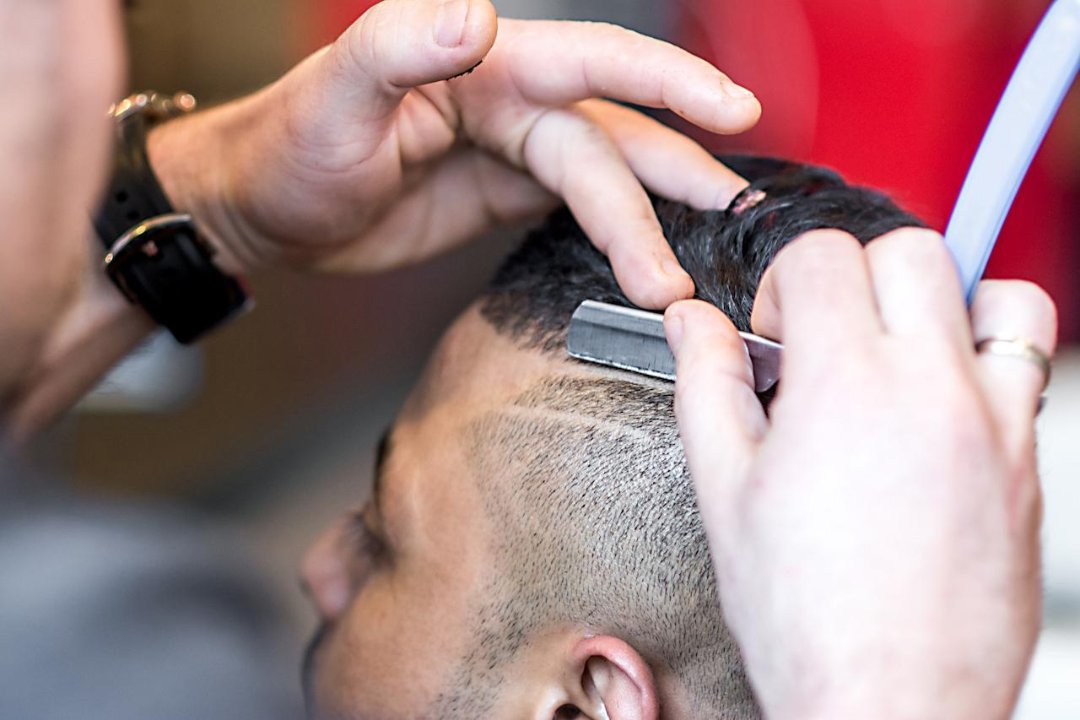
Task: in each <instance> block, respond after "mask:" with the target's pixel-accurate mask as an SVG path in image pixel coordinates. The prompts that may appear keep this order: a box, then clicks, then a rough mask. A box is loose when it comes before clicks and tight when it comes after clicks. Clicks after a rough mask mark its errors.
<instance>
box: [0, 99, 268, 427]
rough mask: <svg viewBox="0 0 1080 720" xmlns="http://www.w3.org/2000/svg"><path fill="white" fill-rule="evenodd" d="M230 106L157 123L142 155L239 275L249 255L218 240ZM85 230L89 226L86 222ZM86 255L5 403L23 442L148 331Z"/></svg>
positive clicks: (223, 225)
mask: <svg viewBox="0 0 1080 720" xmlns="http://www.w3.org/2000/svg"><path fill="white" fill-rule="evenodd" d="M233 117H234V116H233V115H231V114H230V111H229V109H228V106H226V107H225V108H220V109H218V110H215V111H211V112H208V113H203V114H200V115H197V116H193V117H191V118H190V119H189V121H186V120H179V121H175V122H171V123H167V124H165V125H162V126H161V127H159V128H157V129H155V130H154V131H153V132H152V134H151V136H150V139H149V141H148V148H147V150H148V152H149V153H150V159H151V164H152V167H153V168H154V171H155V174H156V175H157V176H158V178H159V180H160V182H161V184H162V186H163V187H164V189H165V191H166V194H167V195H168V197H169V199H170V202H171V203H172V204H173V206H174V207H175V208H176V209H177V210H179V211H183V212H189V213H191V214H192V215H193V216H194V217H195V220H196V222H197V223H198V225H199V227H200V229H201V230H202V231H203V232H204V234H205V235H206V236H207V237H208V239H209V241H210V243H211V244H212V245H213V246H214V248H215V250H216V255H215V262H216V263H217V264H218V265H219V266H220V267H222V269H224V270H226V271H227V272H230V273H238V272H240V271H241V269H242V268H243V267H245V266H250V264H251V260H250V259H247V260H246V261H241V260H240V259H239V258H238V257H237V254H236V252H235V251H234V249H233V248H235V245H236V243H235V242H223V241H222V237H223V236H228V235H230V234H231V235H232V237H229V238H228V239H229V240H230V241H231V240H233V237H235V236H236V235H237V234H238V233H237V232H236V231H234V229H233V226H232V219H231V216H230V213H229V211H228V209H227V208H228V205H227V204H226V203H225V202H224V201H223V200H222V196H223V195H224V194H225V193H226V192H227V189H226V183H227V180H226V178H227V168H225V167H224V166H225V165H226V163H223V162H222V152H223V145H224V144H227V143H228V142H231V141H234V140H235V138H231V139H230V138H227V137H222V130H223V128H222V124H223V122H222V121H226V122H228V121H231V120H232V118H233ZM88 227H89V225H88ZM93 245H94V248H95V250H94V251H91V252H89V253H85V254H84V256H83V257H84V258H85V260H84V262H85V263H86V267H85V268H84V271H83V273H82V276H81V278H80V279H79V284H78V287H77V289H76V290H75V291H74V292H73V293H71V295H70V297H69V299H68V302H67V303H66V309H65V310H64V311H63V313H62V314H61V315H60V316H59V319H58V321H57V322H56V323H55V324H54V326H53V327H52V328H51V329H50V330H49V331H48V334H47V335H46V338H45V341H44V342H42V343H41V344H40V345H39V347H38V350H37V351H36V352H35V353H34V357H33V360H32V362H31V363H30V364H29V365H27V366H26V367H25V368H24V369H23V371H22V372H20V373H19V377H18V379H17V382H16V384H15V386H14V387H12V388H10V389H9V392H8V393H7V395H6V398H5V402H4V406H5V407H4V412H3V415H4V421H3V425H4V427H3V431H4V432H3V435H4V436H6V437H5V439H6V440H8V441H11V442H14V443H15V444H16V445H18V444H22V443H24V442H25V441H26V440H27V439H29V438H30V437H32V436H33V435H34V434H35V433H37V432H39V431H40V430H42V429H43V428H45V427H47V426H48V425H49V424H50V423H52V422H53V421H55V419H56V418H57V417H59V416H60V415H62V414H63V413H64V412H65V411H67V410H68V409H69V408H71V407H72V406H73V405H74V404H75V403H77V402H78V401H79V399H80V398H81V397H82V396H83V395H84V394H85V393H86V392H88V391H89V390H91V389H92V388H93V387H94V386H95V385H96V384H97V382H98V381H100V380H101V378H102V377H103V376H104V375H105V374H106V373H107V372H108V371H109V369H111V368H112V367H113V366H114V365H115V364H116V363H117V362H118V361H119V360H121V359H122V358H123V357H124V356H125V355H126V354H127V353H129V352H130V351H131V350H132V349H134V348H135V346H136V345H138V344H139V342H140V341H142V340H143V339H145V338H146V336H147V335H148V334H149V333H150V332H151V331H152V330H153V329H154V327H155V325H154V322H153V320H151V319H150V317H149V316H148V315H147V314H146V313H145V312H144V311H143V310H142V309H141V308H139V307H138V306H137V305H133V304H132V303H130V302H128V301H127V299H126V298H124V296H123V295H122V294H121V293H120V291H119V290H118V289H117V288H116V287H115V286H114V285H113V284H112V282H110V281H109V279H108V278H107V277H106V275H105V273H104V272H103V271H102V269H101V265H100V263H101V255H102V254H103V252H102V251H101V250H100V246H99V245H98V244H97V242H96V241H95V242H94V243H93Z"/></svg>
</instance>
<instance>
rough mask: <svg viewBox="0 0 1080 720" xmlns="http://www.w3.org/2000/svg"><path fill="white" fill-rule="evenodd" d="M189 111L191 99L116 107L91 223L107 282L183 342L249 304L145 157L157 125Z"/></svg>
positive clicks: (153, 98)
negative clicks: (106, 175)
mask: <svg viewBox="0 0 1080 720" xmlns="http://www.w3.org/2000/svg"><path fill="white" fill-rule="evenodd" d="M192 107H194V99H193V98H191V96H189V95H177V96H176V97H174V98H163V97H162V96H159V95H156V94H153V93H143V94H140V95H135V96H132V97H131V98H128V99H127V100H125V101H123V102H122V103H120V104H119V105H118V106H116V108H114V110H113V115H114V117H115V118H116V121H117V134H118V137H117V140H118V142H117V149H116V160H115V165H114V168H113V174H112V179H111V181H110V183H109V186H108V193H107V195H106V197H105V199H104V201H103V203H102V205H101V208H100V210H99V212H98V214H97V215H96V217H95V218H94V226H95V229H96V230H97V234H98V237H99V238H100V239H101V241H102V242H103V244H104V245H105V248H106V250H107V254H106V256H105V262H104V265H105V271H106V273H107V274H108V276H109V277H110V278H111V279H112V281H113V282H114V283H115V284H116V285H117V287H118V288H120V290H121V291H122V292H123V293H124V295H126V296H127V298H128V299H129V300H131V301H132V302H133V303H136V304H138V305H140V306H142V308H143V309H144V310H146V312H147V313H148V314H149V315H150V316H151V317H152V318H153V319H154V320H155V321H156V322H158V323H159V324H161V325H163V326H165V327H166V328H167V329H168V330H169V331H170V332H171V333H172V334H173V336H174V337H175V338H176V339H177V340H178V341H179V342H181V343H185V344H186V343H191V342H193V341H195V340H197V339H198V338H199V337H201V336H202V335H204V334H205V333H206V332H208V331H210V330H211V329H213V328H215V327H217V326H219V325H220V324H222V323H223V322H225V321H226V320H228V319H229V318H231V317H232V316H234V315H236V314H237V313H239V312H241V311H243V310H244V309H246V308H247V307H249V306H250V303H249V300H248V294H247V292H246V291H245V288H244V286H243V284H242V283H241V281H240V280H238V279H237V278H234V277H232V276H230V275H228V274H226V273H224V272H222V271H221V270H220V269H219V268H218V267H217V266H216V265H215V264H214V262H213V254H214V252H213V248H212V247H211V246H210V245H209V243H207V242H206V240H205V239H203V237H202V236H201V235H200V234H199V231H198V228H197V227H196V225H195V223H194V221H193V219H192V218H191V216H190V215H187V214H185V213H180V212H176V211H175V210H174V208H173V206H172V204H171V203H170V202H169V199H168V197H167V196H166V195H165V191H164V190H163V189H162V187H161V183H160V182H159V181H158V179H157V176H156V175H155V174H154V171H153V168H152V167H151V166H150V161H149V158H148V156H147V152H146V139H147V135H148V133H149V131H150V129H151V128H152V127H153V125H154V124H156V123H157V122H161V121H162V120H164V119H168V118H169V117H173V116H175V115H177V114H179V113H180V112H182V111H184V110H186V109H191V108H192Z"/></svg>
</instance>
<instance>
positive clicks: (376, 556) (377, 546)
mask: <svg viewBox="0 0 1080 720" xmlns="http://www.w3.org/2000/svg"><path fill="white" fill-rule="evenodd" d="M349 525H350V532H351V535H352V537H353V540H354V542H355V545H356V552H357V553H360V554H362V555H364V556H365V557H369V558H371V559H372V560H375V561H378V560H383V559H385V558H386V555H387V547H386V543H385V542H384V541H383V539H382V538H381V537H379V536H378V535H376V534H375V532H374V531H373V530H372V529H371V528H370V527H368V524H367V522H366V521H365V520H364V513H363V512H357V513H354V514H353V515H352V517H351V519H350V522H349Z"/></svg>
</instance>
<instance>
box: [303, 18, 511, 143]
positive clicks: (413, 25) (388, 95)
mask: <svg viewBox="0 0 1080 720" xmlns="http://www.w3.org/2000/svg"><path fill="white" fill-rule="evenodd" d="M496 28H497V20H496V16H495V9H494V7H493V6H492V5H491V3H490V1H489V0H385V1H384V2H380V3H378V4H377V5H375V6H373V7H372V8H371V9H370V10H368V11H367V12H365V13H364V14H363V15H362V16H361V17H360V19H359V20H357V21H356V22H355V23H354V24H353V25H352V27H350V28H349V29H348V30H346V31H345V33H344V34H343V35H342V36H341V37H340V38H338V40H337V41H336V42H335V43H334V44H333V45H331V46H330V47H329V48H327V50H326V51H325V52H323V53H321V54H318V55H316V56H314V57H313V59H312V62H313V63H314V64H315V66H316V67H315V68H314V69H313V72H315V77H309V78H306V81H305V82H302V83H297V88H298V89H297V93H298V95H299V97H297V98H296V99H295V102H296V104H297V107H299V108H309V109H310V112H309V117H310V118H311V120H312V122H311V123H309V125H311V126H314V127H307V128H304V129H305V130H307V131H308V133H307V134H305V138H306V139H307V140H308V141H309V142H311V143H318V142H319V138H318V137H317V136H311V133H314V132H317V131H318V130H319V129H321V127H322V126H325V130H326V132H327V133H334V132H336V131H337V130H338V129H339V128H340V121H341V118H349V119H351V120H353V121H356V122H369V123H377V122H378V121H380V120H382V121H385V122H387V123H388V122H390V121H391V120H392V116H393V112H394V110H395V109H396V108H397V106H398V103H399V102H400V101H401V98H402V97H403V96H404V95H405V93H406V92H408V91H409V90H410V89H411V88H413V87H415V86H417V85H423V84H426V83H431V82H436V81H438V80H445V79H447V78H451V77H454V76H455V75H460V74H461V73H464V72H466V71H468V70H469V69H470V68H472V67H474V66H475V65H476V64H477V63H479V62H480V61H481V60H482V59H483V58H484V56H485V55H486V54H487V53H488V51H489V50H491V46H492V44H494V42H495V33H496ZM321 119H325V122H319V121H320V120H321ZM372 130H373V131H374V132H378V131H379V130H380V127H373V128H372ZM330 139H331V140H338V138H330Z"/></svg>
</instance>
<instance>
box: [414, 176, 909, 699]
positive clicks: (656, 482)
mask: <svg viewBox="0 0 1080 720" xmlns="http://www.w3.org/2000/svg"><path fill="white" fill-rule="evenodd" d="M723 160H724V162H726V163H727V164H728V165H729V166H730V167H731V168H732V169H734V170H735V171H736V172H738V173H740V174H741V175H743V176H744V177H746V178H747V179H748V180H750V181H751V185H750V187H749V188H747V189H746V190H745V191H744V192H743V193H741V194H740V195H739V197H737V198H735V200H734V201H733V202H732V203H731V206H730V207H729V208H728V209H727V210H719V211H711V212H702V211H698V210H693V209H691V208H688V207H686V206H685V205H682V204H679V203H675V202H670V201H666V200H655V207H656V211H657V215H658V217H659V218H660V221H661V225H662V226H663V229H664V233H665V236H666V237H667V238H668V240H669V242H670V243H671V246H672V248H673V249H674V250H675V255H676V257H678V259H679V261H680V262H681V263H682V265H683V267H685V268H686V269H687V271H689V273H690V275H691V277H693V279H694V282H695V284H696V287H697V295H698V297H699V298H702V299H704V300H706V301H708V302H711V303H713V304H714V305H716V306H718V307H719V308H720V309H721V310H723V311H724V312H725V313H726V314H727V315H728V316H729V317H731V319H732V320H733V321H734V322H735V324H736V325H737V326H738V327H740V328H741V329H744V330H745V329H747V328H748V325H749V321H750V311H751V307H752V304H753V300H754V295H755V292H756V290H757V286H758V283H759V281H760V279H761V275H762V274H763V273H764V271H765V269H766V268H767V267H768V264H769V263H770V262H771V260H772V259H773V257H774V256H775V255H776V253H777V252H778V251H779V250H780V249H781V248H782V247H783V246H784V245H785V244H787V243H788V242H790V241H791V240H793V239H794V238H796V237H798V236H799V235H801V234H802V233H804V232H807V231H809V230H813V229H817V228H840V229H842V230H845V231H847V232H849V233H851V234H853V235H854V236H856V237H857V238H859V239H860V240H861V241H863V242H868V241H869V240H871V239H872V238H874V237H877V236H878V235H881V234H884V233H886V232H889V231H890V230H894V229H896V228H899V227H902V226H906V225H921V224H922V223H921V222H920V221H919V220H918V219H917V218H915V217H913V216H912V215H909V214H907V213H905V212H904V211H903V210H901V209H900V208H898V207H897V206H896V205H895V204H894V203H893V202H892V201H891V200H889V199H888V198H887V197H886V196H885V195H883V194H881V193H879V192H875V191H873V190H867V189H865V188H858V187H852V186H850V185H847V184H846V183H845V182H844V181H843V179H841V177H840V176H839V175H837V174H836V173H834V172H831V171H829V170H824V169H822V168H817V167H811V166H807V165H800V164H797V163H792V162H786V161H782V160H772V159H766V158H748V157H729V158H723ZM586 299H593V300H601V301H604V302H610V303H616V304H622V305H629V304H630V303H629V301H628V300H627V298H626V296H625V295H624V294H623V293H622V291H621V290H620V289H619V287H618V284H617V283H616V281H615V277H614V275H613V273H612V271H611V267H610V265H609V264H608V262H607V259H606V258H605V257H604V256H603V255H602V254H601V253H599V252H598V251H597V250H596V249H595V248H594V247H593V245H592V244H591V243H590V242H589V240H588V238H587V237H586V236H585V234H584V232H582V230H581V228H580V227H579V226H578V224H577V223H576V222H575V221H574V219H573V217H572V216H571V215H570V213H569V212H568V211H567V210H565V209H563V210H559V211H557V212H555V213H554V214H552V215H551V216H550V217H549V218H548V219H547V220H546V221H545V222H544V223H543V224H542V225H541V226H540V227H539V228H537V229H536V230H534V231H533V232H532V233H530V234H529V235H528V237H527V238H526V239H525V241H524V243H523V244H522V245H521V247H520V248H519V249H518V250H517V251H515V252H514V253H513V254H512V255H510V256H509V258H508V259H507V260H506V262H505V263H504V264H503V266H502V267H501V269H500V270H499V271H498V273H497V275H496V276H495V279H494V280H493V281H492V283H491V286H490V288H489V289H488V291H487V292H486V294H485V295H484V296H483V297H482V298H481V300H480V310H481V313H482V314H483V316H484V317H485V318H486V319H487V321H489V322H490V323H491V324H492V325H493V326H494V327H495V329H496V330H497V331H498V332H500V333H502V334H504V335H508V336H510V337H511V338H513V339H514V340H516V341H517V343H518V345H519V347H521V348H523V349H529V350H534V351H538V352H546V353H552V354H554V353H562V352H564V351H563V346H564V343H565V338H566V330H567V326H568V325H569V321H570V317H571V315H572V313H573V311H574V309H575V308H576V307H577V305H578V304H579V303H580V302H582V301H583V300H586ZM508 362H512V359H508ZM761 399H762V401H763V402H767V401H768V396H762V398H761ZM673 402H674V398H673V392H672V387H671V386H669V385H667V384H664V383H639V382H632V381H631V380H630V379H628V378H619V377H612V376H610V375H603V374H600V375H597V376H596V377H590V376H584V377H583V376H580V375H574V376H568V375H566V374H564V373H560V372H559V371H558V370H557V369H556V370H554V371H553V375H552V376H550V377H547V378H545V379H543V380H542V381H541V382H539V383H537V384H536V385H534V386H532V387H531V388H529V389H528V390H527V391H526V392H525V393H523V394H522V395H520V396H518V397H516V398H514V399H513V400H511V401H509V402H507V403H506V404H505V406H500V407H498V408H496V409H494V410H492V411H491V412H489V413H486V414H484V415H483V416H481V417H480V418H479V419H477V420H473V421H472V422H471V423H470V425H469V430H468V432H467V434H466V438H467V440H466V447H467V452H468V455H469V457H470V463H471V466H472V468H473V473H474V476H475V477H476V481H477V485H478V487H479V488H480V490H481V497H482V502H483V506H484V509H485V514H486V515H487V516H488V517H489V518H491V519H492V521H493V524H494V526H495V527H497V528H498V529H497V530H496V532H495V537H494V538H493V541H492V542H493V548H494V559H493V562H492V570H491V579H490V581H489V582H488V585H487V587H486V588H485V590H486V593H485V597H486V598H487V600H486V601H485V602H483V603H481V605H480V607H479V608H478V610H477V612H476V618H475V623H474V627H473V643H472V645H471V646H470V647H469V649H468V651H467V653H466V654H465V657H464V658H463V661H462V663H461V664H460V666H459V668H458V670H457V673H456V676H455V678H454V681H453V682H452V683H450V684H449V685H448V688H449V689H448V691H447V692H446V693H444V694H443V695H441V696H440V697H439V699H438V701H437V702H436V704H435V707H436V708H437V709H438V711H437V712H435V713H433V715H432V716H434V717H446V718H450V717H455V718H456V717H483V716H486V715H489V714H491V708H493V707H494V706H495V704H496V702H497V697H498V692H499V689H500V687H501V683H502V679H503V674H504V671H505V668H506V667H507V666H508V665H507V664H508V663H509V661H510V660H511V659H512V658H514V657H515V656H516V655H517V653H518V652H519V650H520V649H521V648H522V647H523V646H525V645H526V644H528V642H529V640H530V638H532V637H534V636H535V634H536V633H538V632H542V631H543V630H544V628H549V627H555V626H565V625H567V624H573V625H580V626H584V627H588V628H590V629H591V630H593V631H595V632H603V633H610V634H613V635H616V636H618V637H620V638H622V639H623V640H625V641H626V642H628V643H630V644H631V645H632V646H633V647H634V648H635V649H636V650H637V651H638V652H639V653H641V655H642V656H643V657H644V658H645V659H646V660H647V661H648V662H649V663H650V665H652V666H654V667H659V668H665V669H666V670H667V671H668V672H670V674H671V676H672V677H674V678H676V679H677V680H678V683H679V684H680V685H681V686H682V688H683V689H684V692H685V697H686V700H687V702H689V703H690V705H691V708H690V713H691V714H690V716H691V717H722V718H727V719H728V720H758V719H759V718H760V717H761V712H760V709H759V708H758V707H757V704H756V702H755V699H754V697H753V693H752V691H751V688H750V685H749V681H748V679H747V678H746V675H745V672H744V669H743V665H742V662H741V660H740V657H739V652H738V648H737V646H736V644H735V642H734V640H733V638H732V637H731V636H730V633H729V632H728V631H727V627H726V625H725V623H724V620H723V614H722V612H721V608H720V604H719V599H718V591H717V585H716V577H715V574H714V573H713V570H712V565H711V561H710V559H709V552H708V542H707V539H706V536H705V532H704V528H703V527H702V524H701V518H700V515H699V513H698V512H697V506H696V501H695V495H694V489H693V483H692V482H691V480H690V474H689V470H688V468H687V465H686V458H685V456H684V454H683V451H682V445H681V443H680V441H679V436H678V430H677V427H676V423H675V415H674V405H673Z"/></svg>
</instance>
